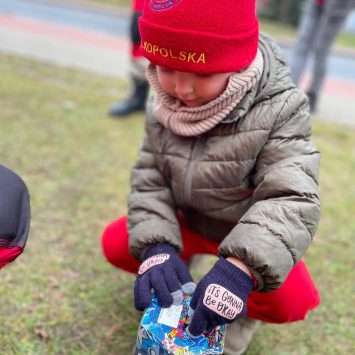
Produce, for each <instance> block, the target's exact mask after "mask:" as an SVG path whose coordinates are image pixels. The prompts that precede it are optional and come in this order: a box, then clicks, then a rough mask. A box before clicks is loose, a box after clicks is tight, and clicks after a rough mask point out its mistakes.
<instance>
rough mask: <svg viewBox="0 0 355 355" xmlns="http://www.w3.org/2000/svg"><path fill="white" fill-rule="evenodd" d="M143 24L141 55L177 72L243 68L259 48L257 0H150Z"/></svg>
mask: <svg viewBox="0 0 355 355" xmlns="http://www.w3.org/2000/svg"><path fill="white" fill-rule="evenodd" d="M139 29H140V33H141V38H142V41H141V51H142V54H143V55H144V56H145V57H146V58H148V59H149V60H150V61H151V62H152V63H153V64H156V65H160V66H163V67H167V68H169V69H172V70H177V71H183V72H191V73H201V74H203V73H227V72H235V71H240V70H242V69H244V68H246V67H248V66H249V65H250V64H251V62H252V61H253V59H254V58H255V56H256V52H257V49H258V38H259V25H258V20H257V18H256V13H255V0H145V1H144V8H143V15H142V16H141V18H140V20H139Z"/></svg>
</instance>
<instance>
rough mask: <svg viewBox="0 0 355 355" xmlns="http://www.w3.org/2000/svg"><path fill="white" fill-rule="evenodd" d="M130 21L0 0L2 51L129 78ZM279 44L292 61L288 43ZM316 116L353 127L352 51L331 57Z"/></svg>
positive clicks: (45, 0) (38, 0) (74, 6)
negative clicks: (128, 38) (128, 37)
mask: <svg viewBox="0 0 355 355" xmlns="http://www.w3.org/2000/svg"><path fill="white" fill-rule="evenodd" d="M129 16H130V14H129V12H128V11H127V10H122V9H118V8H116V7H110V6H101V5H100V6H97V5H89V4H88V3H85V2H81V1H80V0H76V1H75V2H74V3H73V2H69V1H65V0H64V1H60V2H57V1H55V0H0V51H3V52H6V53H11V54H16V55H21V56H26V57H29V58H34V59H37V60H42V61H50V62H54V63H56V64H58V65H64V66H68V67H74V68H81V69H86V70H90V71H94V72H98V73H100V74H104V75H109V76H113V77H120V78H127V72H128V67H129V42H128V40H127V35H128V26H129ZM281 44H282V46H283V48H284V50H285V53H286V56H287V57H290V53H291V51H290V48H289V45H290V43H281ZM307 80H308V79H307V78H305V82H306V81H307ZM318 116H319V117H322V119H324V120H328V121H336V122H339V123H345V124H348V125H353V126H355V56H352V55H351V52H350V55H349V53H348V54H347V55H343V54H342V55H338V54H336V53H335V54H332V56H331V58H330V61H329V73H328V78H327V81H326V83H325V87H324V90H323V93H322V97H321V102H320V105H319V112H318Z"/></svg>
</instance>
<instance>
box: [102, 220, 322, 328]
mask: <svg viewBox="0 0 355 355" xmlns="http://www.w3.org/2000/svg"><path fill="white" fill-rule="evenodd" d="M180 222H181V223H180V230H181V235H182V239H183V246H184V249H183V251H182V253H181V254H180V256H181V258H182V259H183V260H189V259H190V258H191V257H192V256H193V255H194V254H215V255H217V250H218V245H219V243H218V242H215V241H211V240H208V239H205V238H203V237H202V236H201V235H199V234H197V233H196V232H194V231H191V230H190V229H188V228H186V226H185V225H184V223H183V222H182V221H180ZM102 248H103V253H104V255H105V257H106V258H107V260H108V261H109V262H110V263H111V264H113V265H114V266H116V267H118V268H120V269H122V270H125V271H128V272H131V273H137V271H138V267H139V265H140V262H139V261H138V260H137V259H135V258H134V257H132V256H131V255H130V254H129V248H128V233H127V219H126V217H121V218H119V219H117V220H116V221H114V222H113V223H111V224H109V225H108V226H107V227H106V229H105V231H104V233H103V235H102ZM319 302H320V300H319V294H318V291H317V288H316V286H315V285H314V283H313V281H312V278H311V276H310V274H309V272H308V270H307V267H306V264H305V263H304V262H303V261H302V260H300V261H299V262H298V263H297V264H296V265H295V266H294V267H293V269H292V270H291V271H290V273H289V274H288V276H287V278H286V280H285V282H284V283H283V284H282V286H281V287H280V288H279V289H277V290H275V291H271V292H266V293H263V292H256V291H253V292H252V293H251V294H250V296H249V298H248V305H247V307H248V311H247V316H248V317H250V318H254V319H259V320H262V321H264V322H269V323H289V322H295V321H298V320H303V319H305V318H306V315H307V313H308V312H309V311H310V310H311V309H313V308H315V307H317V306H318V305H319Z"/></svg>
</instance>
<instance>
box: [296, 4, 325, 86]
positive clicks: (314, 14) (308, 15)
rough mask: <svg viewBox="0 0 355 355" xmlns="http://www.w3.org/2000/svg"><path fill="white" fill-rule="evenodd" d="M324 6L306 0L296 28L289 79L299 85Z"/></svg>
mask: <svg viewBox="0 0 355 355" xmlns="http://www.w3.org/2000/svg"><path fill="white" fill-rule="evenodd" d="M323 11H324V6H323V5H320V4H318V3H317V2H316V1H315V0H308V1H307V2H306V3H305V6H304V8H303V15H302V18H301V22H300V25H299V28H298V33H297V39H296V43H295V47H294V50H293V53H292V59H291V61H290V68H291V77H292V80H293V81H294V83H295V84H296V85H298V84H299V82H300V80H301V78H302V75H303V73H304V71H305V67H306V64H307V60H308V56H309V54H310V52H311V50H312V48H313V45H314V42H315V39H316V36H317V31H318V28H319V23H320V20H321V16H322V14H323Z"/></svg>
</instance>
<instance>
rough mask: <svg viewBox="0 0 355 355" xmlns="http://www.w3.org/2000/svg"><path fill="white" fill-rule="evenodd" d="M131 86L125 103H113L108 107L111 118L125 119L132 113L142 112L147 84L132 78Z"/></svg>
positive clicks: (144, 81) (147, 89)
mask: <svg viewBox="0 0 355 355" xmlns="http://www.w3.org/2000/svg"><path fill="white" fill-rule="evenodd" d="M133 85H134V88H133V91H132V93H131V95H130V96H129V97H128V99H127V100H126V101H123V102H118V103H115V104H113V105H112V106H111V107H110V109H109V114H110V115H111V116H116V117H125V116H128V115H130V114H131V113H134V112H139V111H144V109H145V101H146V99H147V96H148V91H149V84H148V82H147V81H146V80H138V79H135V78H133Z"/></svg>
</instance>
